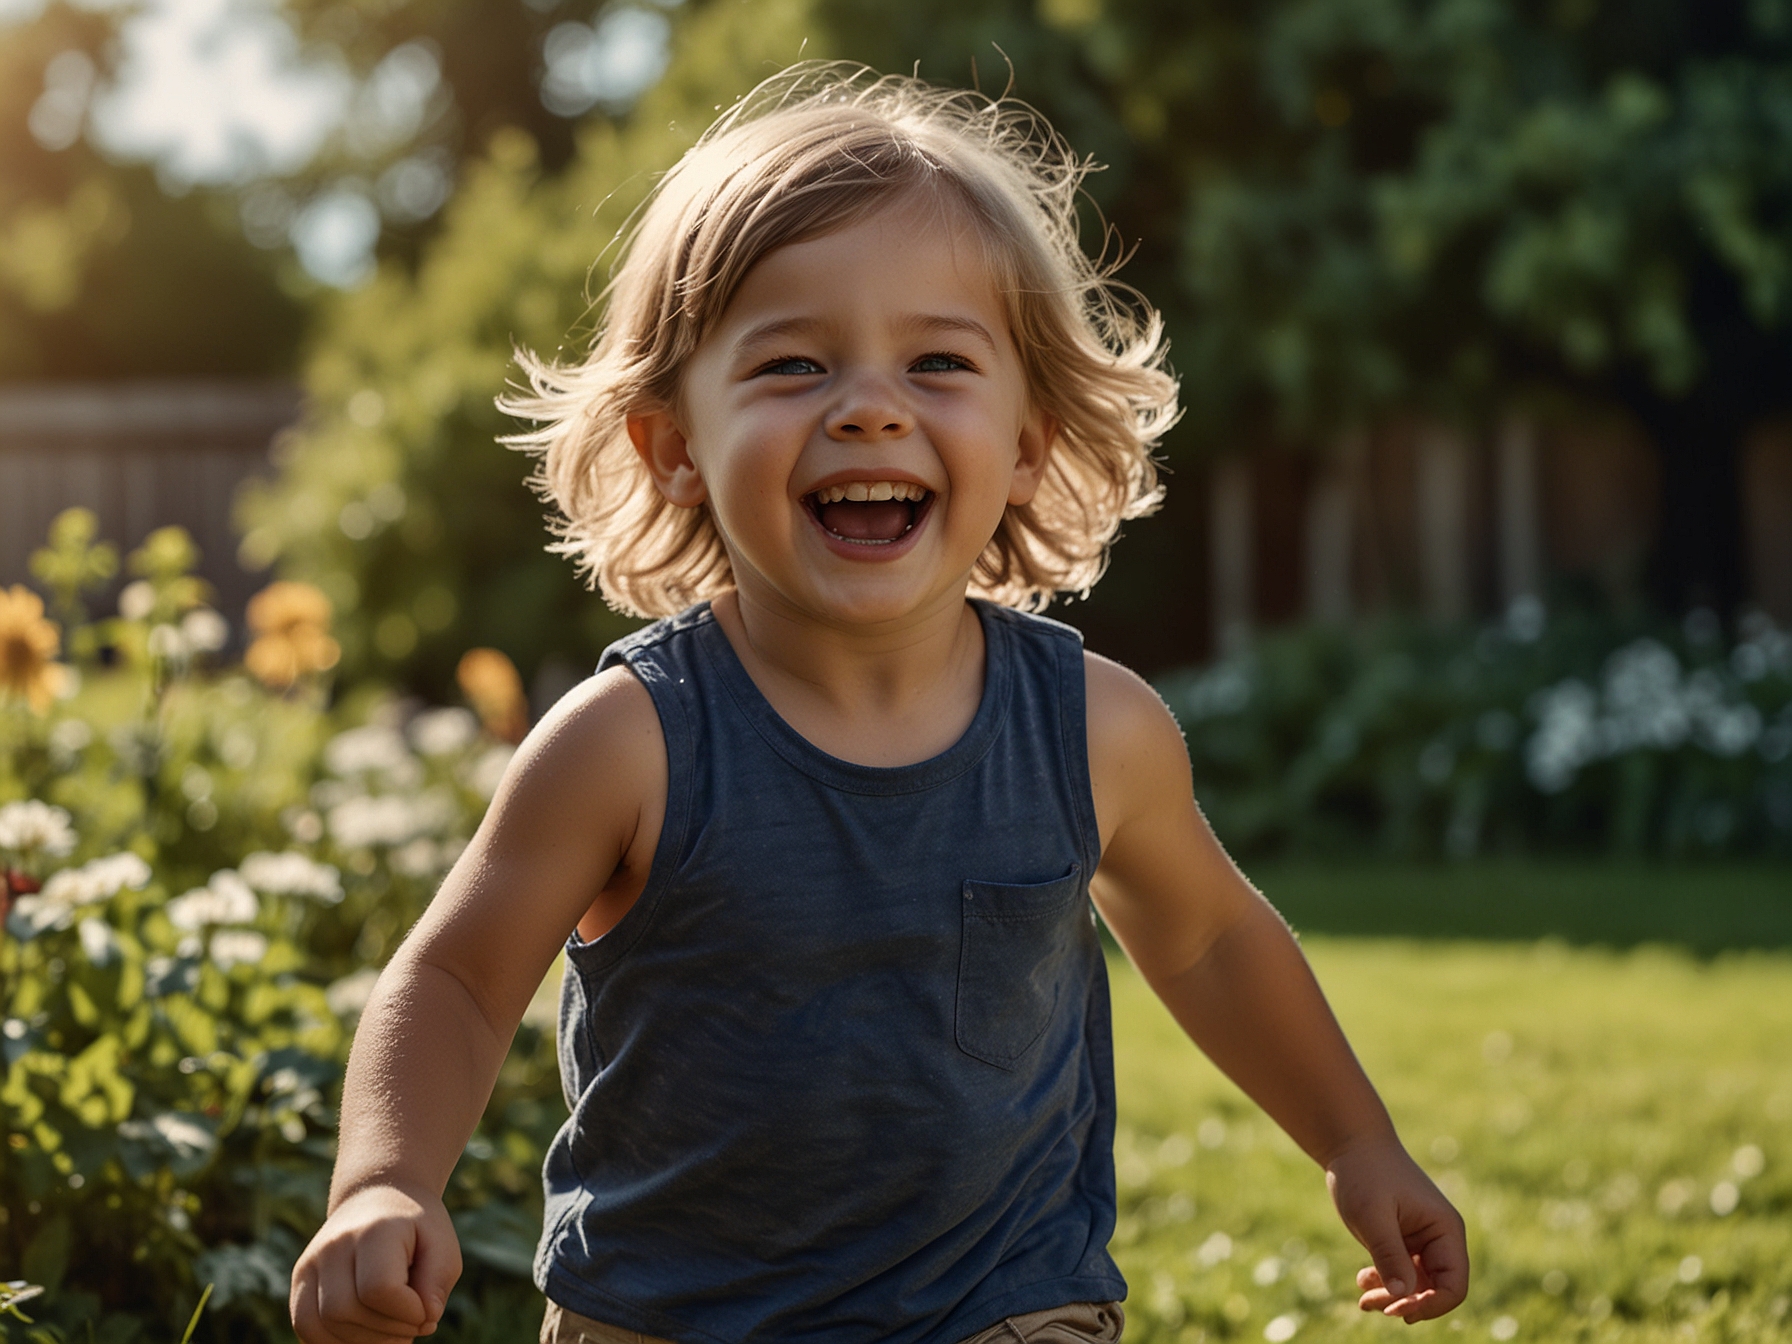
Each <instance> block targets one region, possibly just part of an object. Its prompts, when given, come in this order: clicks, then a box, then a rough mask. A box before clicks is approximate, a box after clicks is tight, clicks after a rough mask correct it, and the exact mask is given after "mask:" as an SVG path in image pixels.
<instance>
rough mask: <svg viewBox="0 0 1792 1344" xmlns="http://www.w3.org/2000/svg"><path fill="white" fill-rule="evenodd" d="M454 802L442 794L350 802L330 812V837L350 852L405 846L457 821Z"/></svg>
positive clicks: (434, 793)
mask: <svg viewBox="0 0 1792 1344" xmlns="http://www.w3.org/2000/svg"><path fill="white" fill-rule="evenodd" d="M454 815H455V807H454V800H453V799H452V798H450V797H448V796H447V795H446V794H445V793H443V792H442V791H440V790H435V789H432V790H430V791H429V792H428V793H423V794H418V795H417V796H415V797H401V796H399V795H395V794H394V795H387V796H385V797H379V798H368V797H360V798H348V799H345V800H343V801H342V802H340V803H337V804H336V805H335V806H334V807H332V808H331V809H330V815H329V826H330V834H331V836H333V837H334V838H335V840H336V843H337V844H339V845H342V846H343V847H344V848H346V849H364V848H367V847H369V846H372V845H402V844H403V843H404V842H405V841H407V840H414V839H415V838H416V837H417V836H419V835H425V834H428V833H430V832H434V831H440V830H441V829H442V828H444V827H445V826H447V825H448V824H449V823H450V822H452V821H453V820H454Z"/></svg>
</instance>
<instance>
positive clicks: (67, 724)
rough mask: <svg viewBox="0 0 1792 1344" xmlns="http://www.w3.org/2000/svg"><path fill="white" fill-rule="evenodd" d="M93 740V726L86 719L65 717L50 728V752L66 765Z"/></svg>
mask: <svg viewBox="0 0 1792 1344" xmlns="http://www.w3.org/2000/svg"><path fill="white" fill-rule="evenodd" d="M92 741H93V726H92V725H91V724H89V723H88V722H87V720H85V719H64V720H62V721H61V722H60V723H58V724H57V725H56V726H55V727H54V728H52V729H50V752H51V754H52V755H53V756H55V757H56V758H57V759H58V760H59V761H60V762H62V763H63V764H64V766H66V765H68V764H69V763H72V762H73V760H74V758H75V756H76V755H77V754H78V753H80V752H82V751H85V750H86V749H87V747H88V745H89V744H90V743H91V742H92Z"/></svg>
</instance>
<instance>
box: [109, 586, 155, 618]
mask: <svg viewBox="0 0 1792 1344" xmlns="http://www.w3.org/2000/svg"><path fill="white" fill-rule="evenodd" d="M155 609H156V588H155V585H154V584H153V583H151V582H150V581H149V580H148V579H138V580H137V581H136V582H135V583H127V584H125V586H124V589H123V591H121V592H120V593H119V594H118V614H119V615H120V616H122V617H124V619H125V620H127V621H145V620H148V619H149V613H150V612H152V611H154V610H155Z"/></svg>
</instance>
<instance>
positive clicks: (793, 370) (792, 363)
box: [758, 355, 827, 377]
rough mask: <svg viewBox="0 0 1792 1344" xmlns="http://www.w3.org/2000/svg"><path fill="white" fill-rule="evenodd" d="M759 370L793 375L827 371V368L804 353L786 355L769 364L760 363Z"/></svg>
mask: <svg viewBox="0 0 1792 1344" xmlns="http://www.w3.org/2000/svg"><path fill="white" fill-rule="evenodd" d="M758 372H759V373H771V374H777V375H780V376H783V377H793V376H800V375H802V374H808V373H825V372H827V370H825V369H823V368H822V367H821V365H819V364H817V363H816V362H815V361H814V360H812V359H809V358H807V357H806V356H804V355H786V356H785V357H784V358H783V359H774V360H772V361H771V362H770V363H769V364H762V365H760V366H759V370H758Z"/></svg>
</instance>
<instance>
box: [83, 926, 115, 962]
mask: <svg viewBox="0 0 1792 1344" xmlns="http://www.w3.org/2000/svg"><path fill="white" fill-rule="evenodd" d="M75 929H76V932H77V933H78V934H79V935H80V937H81V951H82V953H83V954H84V955H85V956H86V958H87V960H89V961H91V962H92V963H93V964H94V965H95V966H105V965H107V964H109V963H110V962H111V960H112V958H113V957H114V956H115V955H116V954H117V952H118V935H117V934H115V933H113V932H112V928H111V926H110V925H109V924H107V923H106V921H105V920H103V919H84V920H82V921H81V922H80V923H79V924H78V925H76V926H75Z"/></svg>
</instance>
